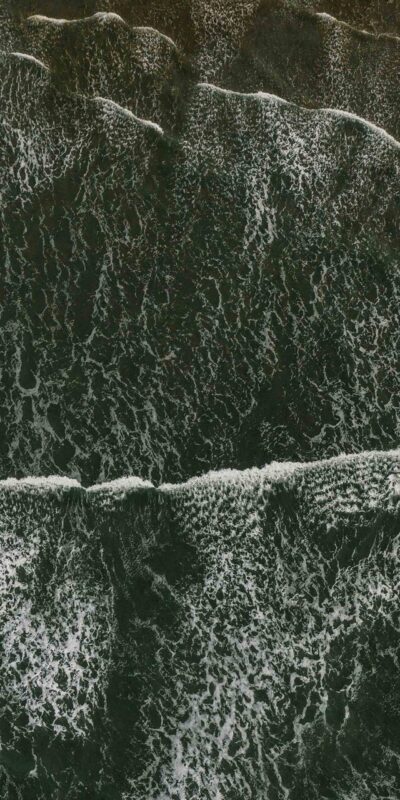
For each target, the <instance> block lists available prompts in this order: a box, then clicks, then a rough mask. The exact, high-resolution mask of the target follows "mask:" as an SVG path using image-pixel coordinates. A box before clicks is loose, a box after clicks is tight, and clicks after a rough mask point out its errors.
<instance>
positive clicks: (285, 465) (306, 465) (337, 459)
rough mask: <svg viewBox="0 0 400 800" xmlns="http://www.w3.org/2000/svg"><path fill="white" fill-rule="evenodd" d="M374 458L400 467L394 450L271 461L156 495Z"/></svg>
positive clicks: (215, 474)
mask: <svg viewBox="0 0 400 800" xmlns="http://www.w3.org/2000/svg"><path fill="white" fill-rule="evenodd" d="M376 458H392V459H393V460H395V461H397V460H398V461H399V467H400V448H399V449H396V450H368V451H363V452H361V453H350V454H347V453H343V454H341V455H338V456H332V457H331V458H325V459H319V460H316V461H272V462H271V463H270V464H266V465H265V466H264V467H253V468H251V469H244V470H239V469H221V470H211V471H210V472H206V473H205V474H204V475H199V476H195V477H193V478H189V479H188V480H187V481H182V482H181V483H163V484H161V486H159V491H160V492H173V491H175V490H177V489H178V490H179V489H183V488H189V487H193V486H196V485H201V484H205V483H208V484H210V483H212V484H216V483H249V482H252V481H254V480H257V479H259V478H260V477H261V476H263V477H266V478H267V479H269V480H271V481H275V480H282V478H286V477H289V476H290V475H293V474H294V473H295V472H300V471H305V470H314V469H321V468H325V467H335V466H344V465H346V464H350V463H353V462H357V461H358V462H362V461H369V460H374V459H376Z"/></svg>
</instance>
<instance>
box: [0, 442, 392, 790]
mask: <svg viewBox="0 0 400 800" xmlns="http://www.w3.org/2000/svg"><path fill="white" fill-rule="evenodd" d="M399 470H400V461H399V455H398V453H397V452H395V453H392V454H384V455H382V454H375V455H374V454H371V455H364V456H359V457H346V458H342V459H339V460H338V459H333V460H331V461H325V462H321V463H316V464H314V465H310V466H301V465H295V464H292V465H291V464H288V465H286V466H282V465H281V466H280V465H275V466H274V465H273V466H272V467H267V468H265V469H263V470H257V469H253V470H247V471H243V472H240V471H236V472H235V471H231V472H230V471H225V472H219V473H213V474H211V475H209V476H207V477H204V478H200V479H196V480H192V481H189V482H188V483H185V484H181V485H163V486H162V487H161V488H160V489H154V488H151V487H146V486H145V485H143V486H141V485H140V482H139V485H137V486H136V488H135V483H133V485H132V486H131V488H129V481H127V482H126V484H125V488H124V484H122V485H120V484H118V482H117V483H116V484H111V485H109V486H108V485H105V486H104V488H102V487H101V486H99V487H94V490H90V491H89V492H85V491H84V490H83V489H81V488H80V487H79V485H77V486H76V487H74V486H72V487H68V486H67V485H64V486H63V485H60V486H58V487H57V485H54V484H52V483H51V481H48V482H47V483H45V482H44V483H42V484H40V483H39V484H37V485H34V484H32V483H31V484H30V485H29V483H26V482H25V483H24V482H22V483H19V484H18V483H14V484H11V485H10V483H8V484H7V483H6V484H3V486H1V495H0V497H1V520H2V523H1V524H2V564H3V570H2V587H1V594H2V603H3V606H2V631H3V637H2V651H3V652H2V675H1V695H2V713H1V717H0V731H1V737H2V748H3V749H2V753H1V762H2V773H1V779H0V780H1V783H0V785H1V787H2V797H7V798H8V797H23V798H39V797H40V798H41V797H43V798H47V797H52V798H53V797H54V798H83V797H93V798H114V797H115V798H121V797H124V798H152V799H153V798H154V799H155V798H179V799H180V798H188V797H190V798H206V797H207V798H208V797H209V798H227V800H231V799H232V800H236V798H239V797H240V798H264V797H268V798H271V799H272V800H273V798H284V797H288V798H291V799H292V798H293V800H294V799H295V798H296V800H297V798H307V799H308V798H318V800H319V798H322V797H324V798H348V797H354V798H364V797H365V798H367V797H379V798H381V797H382V798H383V797H396V794H397V791H398V788H399V782H398V780H399V772H398V759H399V746H400V740H399V727H398V719H399V717H398V714H399V708H398V693H399V681H398V674H397V673H398V625H399V608H398V602H397V601H398V585H399V557H398V552H399V532H400V528H399V513H398V496H399V493H400V489H399Z"/></svg>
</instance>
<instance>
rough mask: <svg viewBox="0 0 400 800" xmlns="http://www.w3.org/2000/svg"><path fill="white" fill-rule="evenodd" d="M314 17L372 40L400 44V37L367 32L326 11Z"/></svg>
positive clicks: (317, 12)
mask: <svg viewBox="0 0 400 800" xmlns="http://www.w3.org/2000/svg"><path fill="white" fill-rule="evenodd" d="M313 16H315V17H319V18H320V19H323V20H325V21H326V22H330V23H334V24H335V25H339V26H340V27H342V28H348V29H349V30H350V31H352V32H353V33H357V34H362V35H363V36H369V37H370V38H371V39H388V40H394V41H397V42H400V37H399V36H396V34H394V33H374V32H373V31H366V30H365V28H356V27H355V26H354V25H350V23H349V22H346V21H345V20H344V19H337V17H334V16H332V14H327V12H326V11H316V12H315V13H314V14H313Z"/></svg>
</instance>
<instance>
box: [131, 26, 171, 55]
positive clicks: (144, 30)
mask: <svg viewBox="0 0 400 800" xmlns="http://www.w3.org/2000/svg"><path fill="white" fill-rule="evenodd" d="M132 30H133V31H134V33H150V34H152V35H154V36H157V38H158V39H163V41H164V42H168V44H169V45H171V46H172V47H173V48H174V50H177V49H178V47H177V45H176V44H175V42H174V40H173V39H171V38H170V36H167V35H166V33H161V31H158V30H157V28H152V27H150V26H148V25H135V26H134V27H133V28H132Z"/></svg>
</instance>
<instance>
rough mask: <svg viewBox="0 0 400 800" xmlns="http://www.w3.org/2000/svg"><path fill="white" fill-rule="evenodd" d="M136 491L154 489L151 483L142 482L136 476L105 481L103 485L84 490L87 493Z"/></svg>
mask: <svg viewBox="0 0 400 800" xmlns="http://www.w3.org/2000/svg"><path fill="white" fill-rule="evenodd" d="M137 489H154V485H153V484H152V483H151V481H147V480H143V479H142V478H139V477H138V476H137V475H131V476H127V477H125V478H117V479H116V480H114V481H105V482H104V483H95V484H93V486H89V487H88V489H86V491H87V492H90V493H94V492H132V491H136V490H137Z"/></svg>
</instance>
